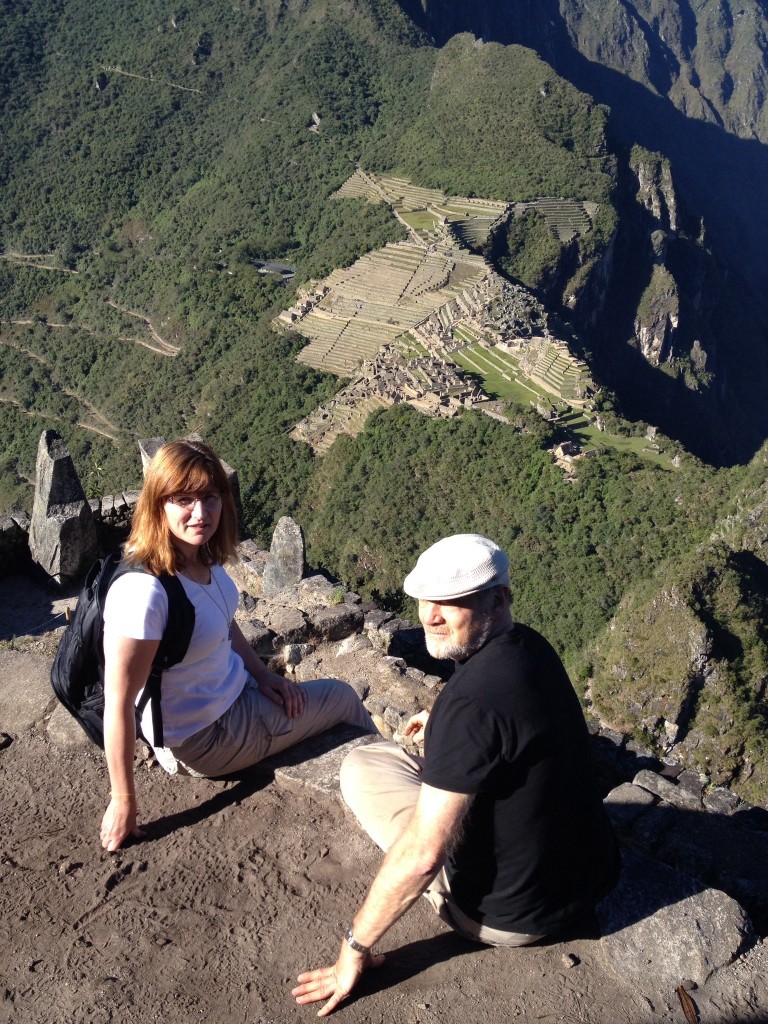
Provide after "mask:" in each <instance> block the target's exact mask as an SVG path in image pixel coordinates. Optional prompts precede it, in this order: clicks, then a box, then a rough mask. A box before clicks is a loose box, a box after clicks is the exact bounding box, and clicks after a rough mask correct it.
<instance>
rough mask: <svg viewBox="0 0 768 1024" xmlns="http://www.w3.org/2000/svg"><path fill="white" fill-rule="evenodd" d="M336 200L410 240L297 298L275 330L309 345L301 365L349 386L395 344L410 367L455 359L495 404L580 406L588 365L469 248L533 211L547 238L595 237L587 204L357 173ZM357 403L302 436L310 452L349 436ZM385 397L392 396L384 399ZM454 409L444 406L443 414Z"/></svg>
mask: <svg viewBox="0 0 768 1024" xmlns="http://www.w3.org/2000/svg"><path fill="white" fill-rule="evenodd" d="M336 195H337V196H339V197H343V198H363V199H366V200H367V201H369V202H385V203H387V205H389V206H390V208H391V209H392V210H393V212H394V214H395V216H396V217H398V219H399V220H400V221H401V223H403V224H404V225H405V227H406V228H407V230H408V235H409V237H408V239H407V240H406V241H403V242H396V243H390V244H388V245H386V246H385V247H384V248H383V249H378V250H376V251H374V252H371V253H368V254H367V255H366V256H363V257H362V258H361V259H359V260H357V261H356V262H355V263H354V264H353V265H352V266H351V267H348V268H346V269H338V270H334V271H333V272H332V273H331V274H330V275H329V276H328V277H327V278H325V279H324V280H323V281H321V282H319V283H316V284H314V285H313V286H312V287H311V288H309V289H308V290H304V291H300V292H299V295H298V301H297V302H296V305H295V306H293V307H291V308H290V309H287V310H285V311H283V312H282V313H281V314H280V315H279V317H278V319H277V324H278V325H279V326H281V327H283V328H287V329H288V330H291V331H295V332H296V333H299V334H301V335H302V336H303V337H305V338H307V339H308V342H309V343H308V345H307V346H306V347H305V348H304V349H303V350H302V351H301V353H300V354H299V356H298V359H299V361H300V362H304V363H306V364H308V365H310V366H313V367H315V368H316V369H319V370H325V371H331V372H333V373H335V374H338V375H339V376H346V377H352V376H354V375H355V373H356V372H357V370H358V368H359V367H360V365H361V364H362V363H363V362H364V361H366V360H373V359H375V358H376V356H377V353H379V352H380V351H381V350H382V349H384V348H385V347H387V346H391V345H393V344H395V345H396V347H397V350H398V351H399V352H400V354H401V357H402V358H403V359H405V360H406V361H408V360H414V361H416V360H422V359H424V358H428V357H437V358H438V359H439V360H441V361H443V364H445V361H446V360H450V361H451V362H453V364H454V365H455V366H457V367H459V368H461V369H462V370H463V371H464V372H467V373H469V374H470V375H471V376H472V377H473V378H474V379H475V380H477V379H478V378H480V379H481V380H482V382H483V385H482V386H483V388H484V389H485V391H486V392H487V393H488V394H490V395H492V396H494V397H499V398H513V399H514V400H516V401H518V402H521V403H523V404H525V405H528V404H533V405H534V406H536V407H537V408H540V409H546V410H554V407H555V405H556V403H560V406H561V407H562V408H563V409H565V408H570V407H576V408H582V407H584V406H585V405H587V403H588V401H589V397H590V395H591V393H592V389H593V385H592V381H591V379H590V377H589V373H588V370H587V367H586V366H585V365H584V364H583V363H582V362H580V361H579V360H576V359H574V358H573V356H571V354H570V352H569V351H568V347H567V345H566V344H565V343H564V342H561V341H557V340H555V339H553V338H551V337H549V332H548V330H547V328H546V324H545V320H546V314H545V312H544V311H543V309H541V308H539V307H538V304H537V303H536V301H535V300H534V299H533V298H532V297H531V296H530V295H529V294H528V293H527V292H525V290H524V289H522V288H520V287H519V286H515V285H511V284H509V282H505V281H503V280H502V279H501V278H500V277H499V276H498V275H497V274H495V273H494V272H493V270H492V269H491V267H490V266H489V265H488V264H487V263H486V262H485V260H484V259H483V258H482V257H481V256H479V255H476V254H475V253H473V252H472V251H470V250H471V249H472V248H474V249H477V248H479V247H480V246H481V245H482V243H483V242H484V241H485V240H486V239H487V238H488V235H489V233H490V231H491V230H492V229H493V227H494V226H495V225H496V224H498V223H500V222H501V221H502V220H503V219H504V218H506V217H508V216H510V215H522V214H523V213H524V212H525V211H526V210H527V209H530V208H531V206H536V208H537V209H539V210H540V211H541V213H542V214H543V215H544V217H545V218H546V219H547V223H548V224H549V225H550V230H551V231H552V233H553V235H555V236H557V237H558V238H561V239H563V240H565V239H568V238H570V237H573V235H574V234H575V233H577V232H581V231H587V230H589V228H590V225H591V221H590V217H589V214H588V213H587V211H586V209H585V206H584V204H581V203H576V202H566V201H563V200H555V199H551V200H550V199H543V200H538V201H537V202H535V203H520V204H516V205H514V206H513V205H512V204H508V203H502V202H496V201H493V200H484V199H474V198H469V197H461V196H452V197H448V196H446V195H444V194H443V193H442V192H439V191H437V190H434V189H424V188H418V187H417V186H415V185H412V184H411V182H409V181H407V180H405V179H403V178H396V177H391V176H386V175H383V176H376V175H373V174H370V173H368V172H366V171H364V170H362V169H358V170H357V171H356V172H355V173H354V174H353V175H352V177H350V178H349V179H348V180H347V181H346V182H345V184H344V185H343V186H342V187H341V189H339V191H338V192H337V193H336ZM593 212H594V211H593ZM537 332H538V333H537ZM385 375H386V374H385ZM390 383H391V381H390ZM406 391H407V389H406ZM435 394H436V395H437V407H438V408H436V412H437V413H438V414H446V409H445V408H443V407H444V406H445V403H446V400H447V397H448V396H447V392H445V391H444V389H443V388H442V387H441V388H438V389H437V390H436V391H435ZM362 398H363V396H362V394H359V393H358V390H357V389H355V394H354V395H353V396H349V397H348V399H347V398H345V399H344V400H343V401H340V402H339V403H337V405H340V406H343V411H342V409H341V408H338V407H336V406H334V408H333V410H331V409H329V408H326V409H324V410H322V411H319V412H318V416H316V417H315V418H314V420H313V421H312V422H311V423H305V424H303V425H302V426H301V428H300V429H299V434H300V435H301V437H302V439H303V440H308V441H309V443H314V442H313V440H312V438H314V437H315V436H316V432H319V433H320V434H322V435H323V436H324V437H329V436H331V435H333V434H335V433H336V432H337V430H339V429H340V430H341V431H343V432H353V430H352V429H351V428H354V429H357V428H358V427H359V425H361V424H362V422H364V419H365V415H366V414H367V413H365V410H364V409H363V408H362V405H361V403H362ZM478 398H479V399H480V400H482V399H483V398H485V395H483V394H482V393H477V394H475V395H474V396H473V397H472V398H469V397H468V398H467V399H466V401H476V400H478ZM392 399H393V396H392V394H391V393H389V394H388V395H387V399H386V400H387V401H391V400H392ZM379 400H381V396H379ZM401 400H406V401H413V402H414V403H416V402H418V403H421V404H422V405H424V406H425V408H426V407H428V405H429V403H428V402H427V401H426V396H425V395H424V394H420V395H418V396H416V395H409V394H407V393H405V392H404V393H403V394H402V396H401ZM464 400H465V399H462V401H464ZM362 404H366V403H362ZM354 405H361V407H360V408H359V409H358V411H357V412H356V413H354V414H353V413H352V412H351V411H350V408H349V407H350V406H354ZM454 410H455V406H454V404H453V403H449V405H448V410H447V411H449V412H451V413H453V412H454ZM328 428H330V429H328ZM317 439H318V440H319V438H317Z"/></svg>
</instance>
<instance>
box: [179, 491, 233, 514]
mask: <svg viewBox="0 0 768 1024" xmlns="http://www.w3.org/2000/svg"><path fill="white" fill-rule="evenodd" d="M165 500H166V501H169V502H170V503H171V504H172V505H176V506H178V507H179V508H183V509H184V510H185V511H186V512H191V511H192V509H193V508H194V507H195V505H196V504H197V503H198V501H200V502H202V504H203V507H204V508H216V506H217V505H220V504H221V495H220V494H219V492H218V491H208V492H207V493H205V494H171V495H170V496H169V497H167V498H166V499H165Z"/></svg>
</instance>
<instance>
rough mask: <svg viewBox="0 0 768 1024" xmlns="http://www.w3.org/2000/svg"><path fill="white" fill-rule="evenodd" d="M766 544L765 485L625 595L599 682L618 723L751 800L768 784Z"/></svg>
mask: <svg viewBox="0 0 768 1024" xmlns="http://www.w3.org/2000/svg"><path fill="white" fill-rule="evenodd" d="M762 461H763V464H764V462H765V459H764V458H763V460H762ZM767 551H768V485H765V484H763V485H761V486H760V487H758V488H757V489H756V490H754V491H752V492H750V493H746V494H745V495H744V496H743V498H742V500H741V501H739V502H738V503H737V507H736V510H735V511H734V512H733V513H732V514H731V515H729V516H728V517H727V518H725V519H724V520H723V521H722V523H721V524H720V525H719V527H718V528H717V530H716V531H715V532H714V533H713V535H712V538H711V539H710V541H709V542H708V543H707V544H706V545H704V546H702V547H701V548H700V549H699V550H698V551H697V552H696V553H695V555H694V556H693V557H692V558H691V559H688V560H687V561H686V562H685V563H684V564H681V565H678V566H675V567H671V566H667V568H666V570H665V573H664V576H665V580H664V581H663V582H659V583H658V584H657V586H656V588H655V589H654V588H653V587H648V586H646V587H645V588H643V590H642V592H639V591H638V592H636V593H634V594H632V595H630V596H629V597H627V598H626V599H625V600H624V601H623V602H622V605H621V607H620V610H619V612H618V613H617V615H616V616H615V617H614V619H613V621H612V622H611V624H610V627H609V628H608V630H607V631H606V634H605V636H604V637H603V638H602V639H601V640H600V642H599V643H598V644H597V647H596V651H595V657H594V660H593V678H592V682H591V690H590V693H591V697H592V700H593V701H594V704H595V707H596V708H597V710H598V712H599V714H600V715H601V717H602V718H603V719H604V720H606V721H608V722H610V723H611V724H613V726H614V727H616V728H620V729H622V730H623V731H625V732H630V733H633V734H634V735H636V736H638V737H642V738H643V741H644V742H646V743H648V744H649V746H651V747H652V748H653V749H654V750H655V751H656V752H658V753H659V754H661V755H666V756H671V757H672V758H674V759H676V760H679V761H682V762H683V763H684V764H686V765H687V766H688V767H690V768H692V769H695V770H696V771H698V772H702V773H704V774H705V775H706V776H707V777H708V778H709V779H710V780H711V781H712V782H713V783H715V784H718V785H723V784H727V785H729V786H731V787H732V788H733V790H734V791H736V792H738V793H740V794H741V795H742V796H745V797H746V798H747V799H749V795H750V794H757V793H758V792H763V794H764V793H765V792H766V790H767V789H768V761H767V759H766V755H767V754H768V714H766V704H765V697H766V680H768V665H766V663H765V657H764V645H763V641H762V636H763V632H764V625H763V624H764V623H765V621H766V619H767V618H768V607H766V598H765V594H766V593H768V590H766V584H767V583H768V565H766V561H765V557H766V552H767ZM726 623H727V625H726ZM760 799H761V801H762V802H763V804H765V797H764V796H763V797H761V798H760Z"/></svg>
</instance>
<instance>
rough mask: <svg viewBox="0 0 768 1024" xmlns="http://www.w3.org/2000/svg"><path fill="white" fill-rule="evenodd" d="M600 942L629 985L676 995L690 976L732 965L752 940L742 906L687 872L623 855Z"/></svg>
mask: <svg viewBox="0 0 768 1024" xmlns="http://www.w3.org/2000/svg"><path fill="white" fill-rule="evenodd" d="M598 918H599V920H600V925H601V929H602V933H603V938H602V940H601V942H602V944H603V946H604V948H605V950H606V952H607V954H608V959H609V962H610V963H611V965H612V966H613V968H614V969H615V970H616V972H617V974H618V975H619V976H620V977H621V978H622V979H623V981H624V982H625V983H627V982H628V983H630V984H635V985H637V986H638V988H639V989H641V990H647V987H648V980H649V978H653V982H654V984H655V986H656V987H657V988H658V990H659V992H663V993H672V992H674V991H675V989H676V988H677V986H678V985H680V984H681V982H682V980H683V979H684V978H690V979H692V980H693V981H695V982H696V983H697V984H699V985H702V984H704V982H705V981H706V980H707V978H709V977H710V976H711V975H712V974H713V973H714V972H715V971H717V970H718V969H719V968H721V967H724V966H725V965H726V964H730V963H731V962H732V961H733V960H734V959H735V958H736V957H737V956H738V954H739V952H740V951H741V950H742V948H743V947H744V946H745V944H746V942H747V940H748V939H749V938H750V937H751V934H752V928H751V924H750V921H749V918H748V917H747V915H746V914H745V912H744V910H743V909H742V908H741V907H740V906H739V904H738V903H737V902H736V901H735V900H733V899H731V897H730V896H726V895H725V893H723V892H719V891H718V890H716V889H705V888H704V887H703V886H702V885H701V884H700V883H698V882H696V881H695V880H694V879H692V878H690V877H689V876H688V875H683V874H680V873H679V872H677V871H675V870H673V869H672V868H670V867H667V866H666V865H664V864H659V863H656V862H654V861H651V860H649V859H648V858H646V857H644V856H642V855H641V854H637V853H634V852H632V851H624V852H623V868H622V872H621V878H620V879H619V883H618V885H617V886H616V888H615V889H614V890H613V892H612V893H610V895H609V896H608V897H607V898H606V899H605V900H603V902H602V903H601V904H600V906H599V907H598Z"/></svg>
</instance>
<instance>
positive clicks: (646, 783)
mask: <svg viewBox="0 0 768 1024" xmlns="http://www.w3.org/2000/svg"><path fill="white" fill-rule="evenodd" d="M633 782H634V785H636V786H640V787H642V788H643V789H647V790H648V792H649V793H654V794H655V795H656V796H658V797H660V798H661V799H662V800H664V801H666V803H668V804H672V806H673V807H679V808H681V809H686V810H694V811H696V810H699V809H700V808H701V790H699V791H698V792H696V791H695V790H693V791H692V790H691V789H689V788H686V787H685V786H681V785H676V784H675V783H674V782H670V781H669V779H665V778H664V777H663V776H662V775H657V774H656V773H655V772H650V771H647V770H643V771H641V772H638V773H637V775H636V776H635V778H634V780H633Z"/></svg>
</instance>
